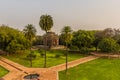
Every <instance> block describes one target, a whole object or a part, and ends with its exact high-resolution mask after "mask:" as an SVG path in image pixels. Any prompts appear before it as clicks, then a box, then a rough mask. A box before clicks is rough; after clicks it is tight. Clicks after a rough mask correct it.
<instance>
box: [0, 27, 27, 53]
mask: <svg viewBox="0 0 120 80" xmlns="http://www.w3.org/2000/svg"><path fill="white" fill-rule="evenodd" d="M28 46H29V44H28V40H27V39H26V38H25V36H24V34H23V33H22V32H21V31H19V30H17V29H13V28H10V27H8V26H5V25H2V26H0V48H1V49H2V50H4V51H7V52H9V53H16V52H17V51H21V50H25V49H27V48H28Z"/></svg>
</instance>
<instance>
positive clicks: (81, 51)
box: [80, 47, 90, 54]
mask: <svg viewBox="0 0 120 80" xmlns="http://www.w3.org/2000/svg"><path fill="white" fill-rule="evenodd" d="M80 53H82V54H89V53H90V50H89V49H88V48H87V47H82V48H81V49H80Z"/></svg>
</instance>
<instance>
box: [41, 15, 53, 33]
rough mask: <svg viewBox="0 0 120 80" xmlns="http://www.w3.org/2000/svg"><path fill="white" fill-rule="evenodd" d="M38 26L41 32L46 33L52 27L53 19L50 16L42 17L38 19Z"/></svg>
mask: <svg viewBox="0 0 120 80" xmlns="http://www.w3.org/2000/svg"><path fill="white" fill-rule="evenodd" d="M39 25H40V27H41V29H42V30H44V31H46V32H48V31H49V30H50V29H51V28H52V26H53V19H52V17H51V16H50V15H42V16H41V17H40V22H39Z"/></svg>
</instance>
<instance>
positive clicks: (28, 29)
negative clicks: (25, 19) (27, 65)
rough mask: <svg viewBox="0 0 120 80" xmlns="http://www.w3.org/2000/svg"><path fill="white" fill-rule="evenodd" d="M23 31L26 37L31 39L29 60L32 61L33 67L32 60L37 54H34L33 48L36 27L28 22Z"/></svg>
mask: <svg viewBox="0 0 120 80" xmlns="http://www.w3.org/2000/svg"><path fill="white" fill-rule="evenodd" d="M23 32H24V34H25V37H26V39H28V40H29V44H30V47H29V48H30V54H29V55H28V56H27V58H29V60H30V62H31V67H32V60H33V59H34V58H35V55H34V54H32V51H31V48H32V42H33V39H34V38H35V34H36V29H35V27H33V25H32V24H28V25H27V26H25V29H23Z"/></svg>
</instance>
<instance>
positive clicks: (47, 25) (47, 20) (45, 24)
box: [39, 15, 53, 67]
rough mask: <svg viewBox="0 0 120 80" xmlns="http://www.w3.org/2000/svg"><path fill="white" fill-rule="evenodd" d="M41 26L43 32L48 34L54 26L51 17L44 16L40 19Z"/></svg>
mask: <svg viewBox="0 0 120 80" xmlns="http://www.w3.org/2000/svg"><path fill="white" fill-rule="evenodd" d="M39 25H40V27H41V29H42V30H44V31H45V32H46V34H47V32H48V31H49V30H50V29H51V28H52V26H53V19H52V17H51V16H50V15H42V16H41V17H40V21H39ZM46 38H47V37H45V44H44V45H45V63H44V67H46V50H47V49H46V46H47V39H46Z"/></svg>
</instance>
